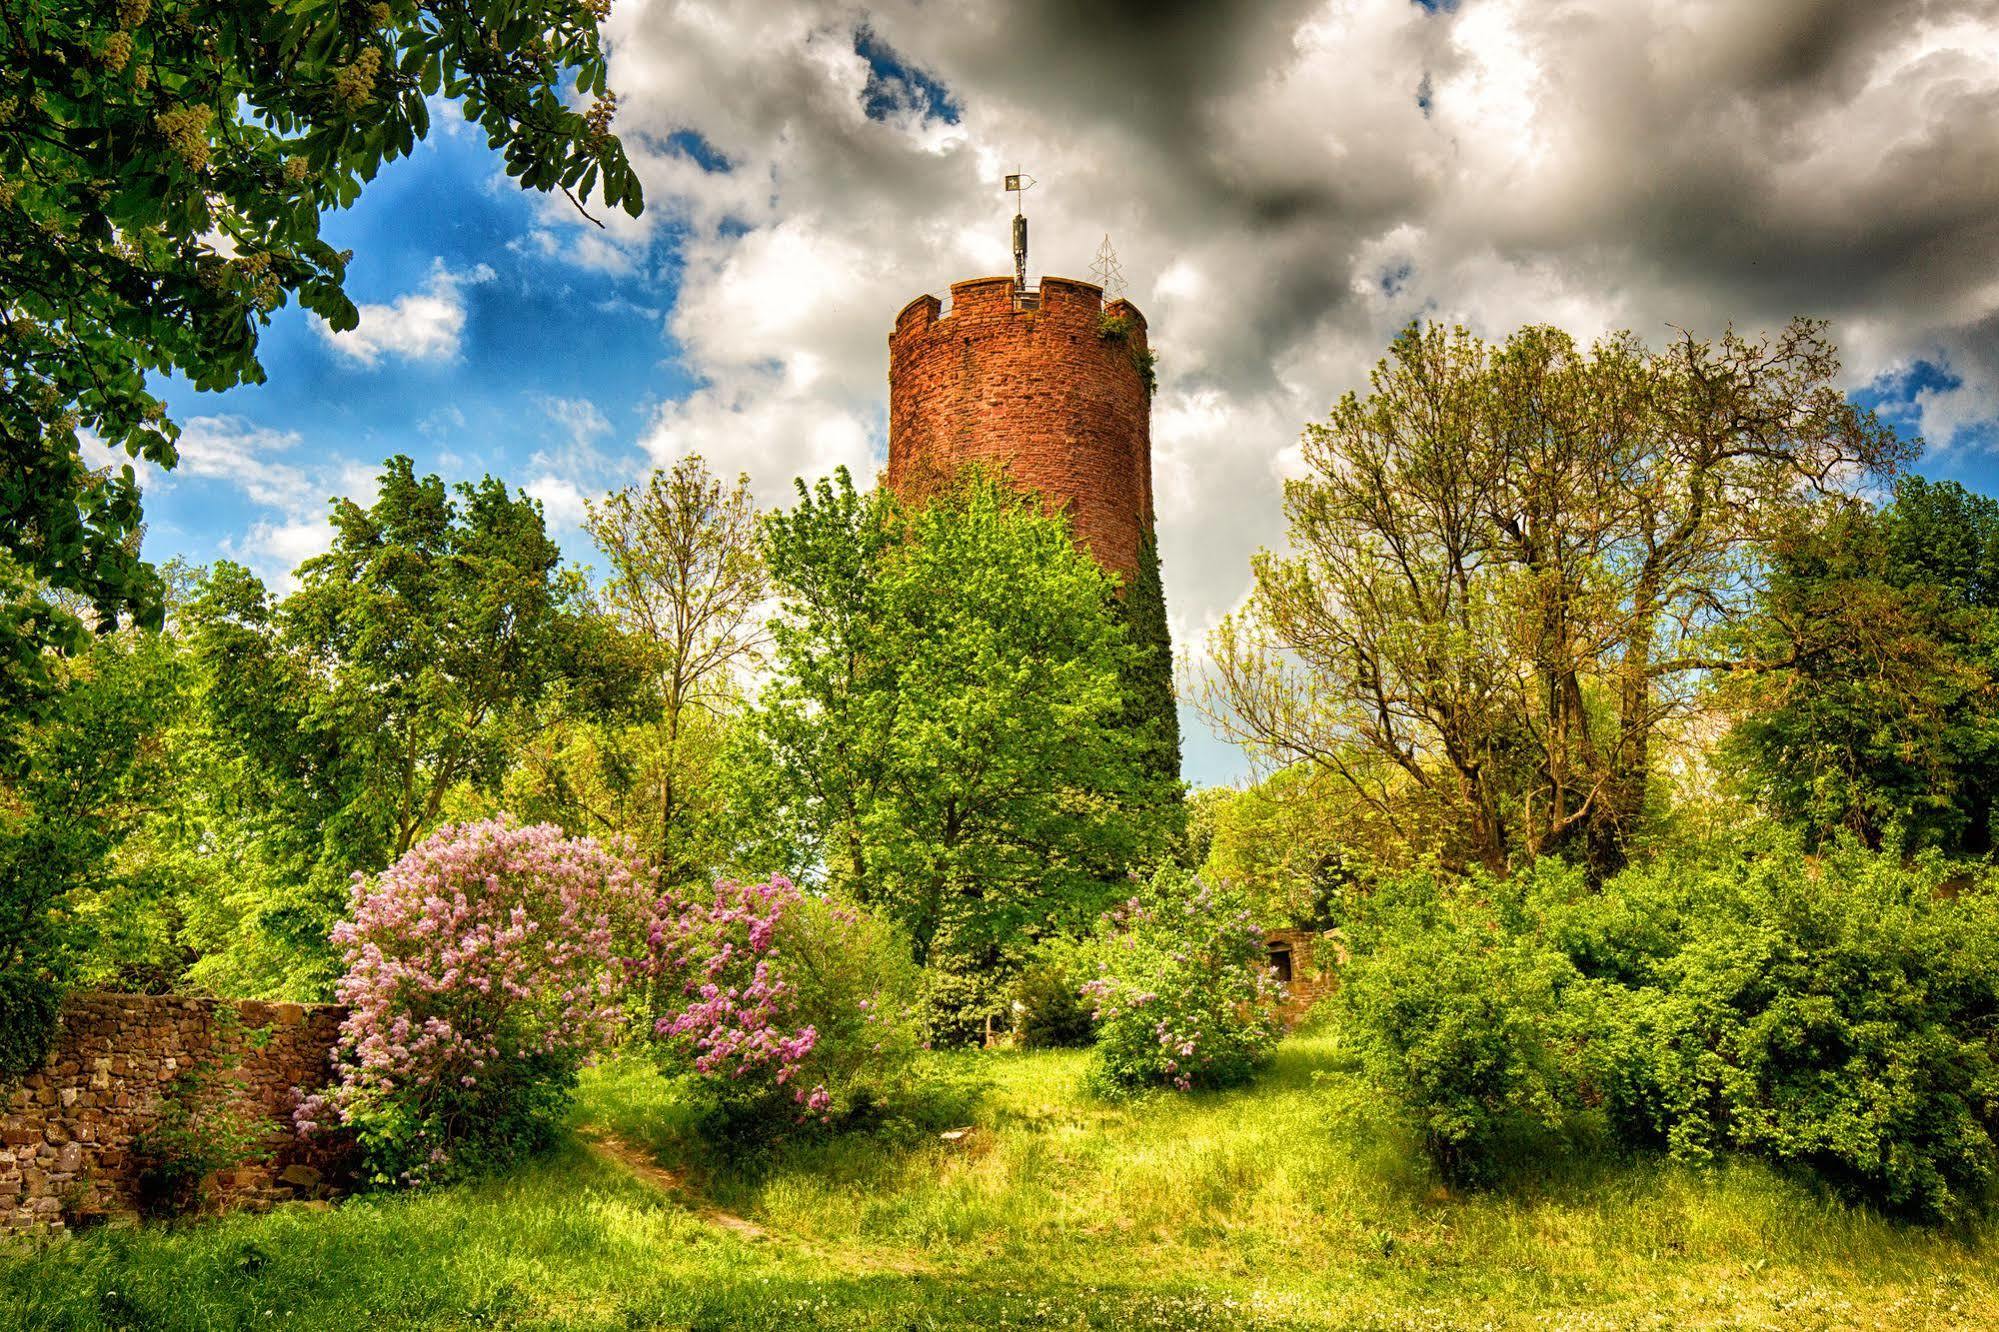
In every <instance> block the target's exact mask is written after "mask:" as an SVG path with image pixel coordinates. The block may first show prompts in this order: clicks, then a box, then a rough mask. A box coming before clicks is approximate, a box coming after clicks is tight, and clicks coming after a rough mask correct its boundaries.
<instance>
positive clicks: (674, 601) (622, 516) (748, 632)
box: [588, 456, 768, 882]
mask: <svg viewBox="0 0 1999 1332" xmlns="http://www.w3.org/2000/svg"><path fill="white" fill-rule="evenodd" d="M588 525H589V529H590V535H591V536H592V537H593V538H595V540H596V542H597V548H598V549H599V550H600V551H602V552H603V553H604V557H605V559H606V561H607V562H608V564H609V568H608V570H607V577H606V579H605V583H604V587H603V590H602V593H601V597H602V601H603V605H604V609H605V610H606V612H607V613H608V614H609V615H610V617H611V618H612V619H613V620H614V621H615V622H616V623H617V624H618V625H619V626H620V627H622V628H623V629H624V630H625V631H626V633H627V634H629V635H630V641H631V643H632V644H633V648H634V652H635V655H636V656H637V659H638V661H639V662H640V663H641V665H642V667H643V669H644V671H645V673H646V676H647V680H648V683H649V685H650V699H649V706H648V708H647V712H648V713H649V714H651V715H649V716H648V717H647V718H646V719H645V725H644V726H643V727H642V729H641V734H640V735H638V736H636V737H634V736H630V735H627V736H625V737H623V738H622V740H621V739H619V738H613V737H600V738H599V741H598V744H599V746H600V749H599V752H598V755H597V757H598V758H599V759H602V760H606V761H604V762H600V763H599V764H598V765H597V766H598V767H599V769H600V770H609V769H613V768H616V769H620V770H621V771H622V772H623V773H624V774H625V775H626V776H627V777H628V779H629V780H630V781H631V782H632V783H633V784H635V785H643V786H644V787H645V788H646V792H647V794H648V795H649V796H650V804H651V818H650V819H649V820H648V821H647V825H648V826H644V827H640V828H635V829H629V831H633V832H636V833H637V834H638V841H639V844H640V845H641V846H642V847H645V848H647V849H648V850H650V851H652V852H653V853H654V854H655V855H656V856H657V858H658V860H659V863H660V869H661V874H662V877H663V878H664V879H665V880H666V881H667V882H678V881H679V880H680V879H682V878H684V877H686V876H687V875H689V874H695V873H701V872H704V871H705V870H707V869H708V868H710V866H708V865H707V864H706V863H705V858H704V857H703V856H702V855H699V854H696V853H695V852H694V850H693V848H692V847H691V846H690V845H689V842H690V840H691V837H692V826H691V825H692V824H693V823H694V822H695V821H696V816H697V814H698V812H699V811H700V809H701V808H702V806H703V803H704V802H707V801H708V797H709V794H710V782H709V773H708V772H707V771H706V770H707V769H708V767H709V765H710V760H711V759H712V758H713V755H714V751H715V748H716V745H717V742H718V739H719V737H720V735H721V727H720V726H719V724H718V723H719V720H720V718H721V717H722V715H723V714H724V713H725V712H726V711H727V710H728V708H729V707H730V705H731V704H732V703H733V702H734V701H735V700H736V699H737V697H738V695H739V689H740V686H741V683H742V678H743V672H745V671H747V670H751V669H754V668H755V667H756V665H757V664H758V662H759V660H760V658H761V654H762V651H763V647H764V644H765V642H766V641H767V638H768V634H767V632H766V630H765V626H764V624H763V619H762V610H763V602H764V600H765V597H766V595H767V591H768V582H767V579H766V577H765V573H764V567H763V556H762V552H761V551H760V549H759V546H758V526H757V510H756V504H755V502H754V501H753V500H752V499H751V497H750V481H749V477H748V476H738V477H737V479H736V482H735V484H734V485H733V486H724V484H723V483H722V481H721V479H720V478H718V477H716V476H715V475H713V474H712V473H711V472H710V471H709V470H708V467H707V464H706V463H704V462H703V461H702V460H701V458H700V457H699V456H690V457H686V458H682V459H681V460H680V461H679V462H677V463H675V464H674V466H673V468H672V470H671V471H664V472H662V471H655V472H654V473H653V474H652V476H651V478H650V479H649V480H648V481H647V482H646V484H645V485H643V486H632V487H630V488H628V489H625V490H621V491H617V492H615V493H613V494H611V495H609V496H606V497H605V498H604V499H603V500H601V501H599V502H597V503H593V504H592V505H591V506H590V511H589V521H588ZM634 740H637V741H638V742H639V743H640V744H641V745H642V746H643V755H642V757H640V758H638V760H637V761H632V756H631V753H630V750H631V747H632V745H631V742H632V741H634ZM619 744H624V745H625V746H626V748H625V750H624V753H625V755H626V757H625V759H624V760H623V761H622V762H620V761H619V760H617V759H614V758H611V756H609V755H607V754H605V753H604V752H603V751H602V749H601V746H604V745H619ZM611 780H612V783H613V784H614V785H615V784H616V780H617V779H616V778H615V777H613V778H612V779H611ZM606 822H607V823H609V822H611V820H608V819H607V820H606Z"/></svg>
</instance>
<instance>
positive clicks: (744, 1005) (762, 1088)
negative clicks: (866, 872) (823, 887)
mask: <svg viewBox="0 0 1999 1332" xmlns="http://www.w3.org/2000/svg"><path fill="white" fill-rule="evenodd" d="M662 938H663V946H662V948H661V951H660V958H661V961H662V963H663V964H664V967H665V970H666V974H668V975H669V976H672V977H677V978H679V979H678V980H677V983H675V984H672V985H670V986H668V987H667V991H668V993H669V994H670V995H672V996H673V998H672V999H671V1000H670V1002H669V1004H668V1007H667V1009H666V1011H665V1012H664V1014H663V1015H662V1016H661V1018H660V1020H659V1023H658V1033H659V1035H660V1036H661V1038H662V1043H661V1046H660V1053H661V1057H662V1062H663V1067H664V1068H665V1069H666V1071H668V1072H669V1073H673V1074H681V1075H685V1076H686V1078H687V1083H688V1087H689V1089H690V1091H691V1092H692V1093H693V1094H694V1095H695V1097H696V1098H697V1100H698V1102H699V1108H698V1111H697V1119H698V1122H699V1127H700V1130H701V1132H702V1134H703V1136H704V1137H706V1138H708V1139H709V1140H710V1141H711V1142H713V1143H715V1144H716V1145H718V1146H721V1147H723V1148H725V1149H727V1150H731V1151H741V1150H746V1149H750V1148H754V1147H757V1146H759V1145H761V1144H763V1143H765V1142H768V1141H770V1140H772V1139H775V1138H778V1137H782V1136H785V1135H787V1134H790V1133H794V1132H797V1131H800V1130H806V1129H821V1130H828V1129H830V1130H843V1131H845V1130H866V1131H883V1130H887V1131H896V1130H899V1129H903V1128H907V1127H910V1126H916V1125H920V1126H929V1125H930V1124H932V1123H933V1122H934V1121H936V1120H938V1119H940V1118H942V1117H945V1116H948V1115H953V1114H958V1113H962V1109H963V1104H962V1103H963V1096H962V1094H961V1090H960V1089H956V1088H951V1087H946V1086H943V1085H942V1084H940V1083H939V1082H937V1080H936V1079H935V1078H934V1077H933V1076H932V1073H933V1071H934V1070H933V1067H932V1065H931V1064H930V1063H929V1062H928V1061H926V1060H925V1059H924V1058H923V1057H922V1055H923V1051H922V1044H923V1042H922V1033H921V1028H920V1023H919V1017H918V1012H917V997H918V993H919V977H918V973H917V968H916V966H915V964H914V963H913V962H912V961H911V960H910V951H909V944H908V941H907V939H906V938H905V937H904V936H903V935H902V934H901V932H900V931H898V930H897V929H896V928H895V926H894V925H892V924H891V923H889V922H888V921H886V920H884V919H882V918H881V917H880V916H877V915H875V914H873V913H871V912H868V911H866V910H864V909H862V908H859V907H856V906H853V905H851V904H849V903H845V902H841V901H838V900H834V899H829V898H824V897H818V896H814V895H812V894H808V893H804V892H801V891H799V890H798V889H797V888H795V887H794V886H793V885H792V884H790V883H789V882H788V881H786V880H782V879H774V880H772V881H771V882H770V883H768V884H751V885H742V884H735V883H727V882H725V883H721V884H718V885H716V888H715V893H714V900H713V902H712V903H710V902H706V901H701V902H690V903H688V904H685V905H684V906H683V907H682V908H681V909H680V910H679V911H678V912H677V913H675V914H673V915H672V916H671V917H670V919H669V921H668V922H667V925H666V927H665V928H664V930H663V935H662Z"/></svg>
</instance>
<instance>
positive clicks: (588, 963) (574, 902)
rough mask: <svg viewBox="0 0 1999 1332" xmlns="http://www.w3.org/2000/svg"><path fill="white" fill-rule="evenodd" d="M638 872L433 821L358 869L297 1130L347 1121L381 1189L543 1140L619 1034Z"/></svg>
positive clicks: (642, 916) (613, 853)
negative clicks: (334, 1018) (384, 860)
mask: <svg viewBox="0 0 1999 1332" xmlns="http://www.w3.org/2000/svg"><path fill="white" fill-rule="evenodd" d="M651 877H652V876H651V874H650V872H649V871H648V870H647V868H646V867H645V865H644V864H643V863H642V862H640V861H638V860H636V859H635V858H633V857H632V856H631V855H630V854H629V852H628V851H627V850H626V849H624V848H622V847H606V846H604V845H602V844H600V843H599V842H597V841H596V840H594V839H592V838H587V837H584V838H570V837H566V836H564V834H563V832H562V830H561V829H560V828H557V827H554V826H553V825H549V824H541V825H536V826H533V827H521V826H519V825H517V824H515V823H513V822H511V821H509V820H507V819H505V818H500V819H493V820H488V821H486V822H481V823H468V824H459V825H453V826H449V827H445V828H441V829H439V830H438V831H437V832H436V833H434V834H432V835H431V836H430V837H429V838H428V839H427V840H425V841H424V842H422V843H421V844H419V845H417V846H415V847H413V848H411V850H410V851H409V853H408V854H407V855H405V856H404V857H403V858H402V859H401V860H399V861H397V862H396V863H395V864H394V865H393V866H391V867H390V868H389V869H387V870H386V871H384V872H383V873H381V874H380V875H377V876H376V877H374V878H373V879H369V878H367V877H365V876H362V875H356V876H355V881H354V887H353V898H352V907H351V912H350V915H349V918H348V919H347V920H345V921H343V922H342V923H341V924H339V925H337V926H335V927H334V931H333V940H334V942H335V943H336V944H338V945H339V946H340V947H341V948H342V949H343V950H344V953H345V958H346V963H347V973H346V975H345V976H343V977H342V978H341V980H340V982H339V984H338V986H337V989H336V994H337V997H338V998H339V1000H340V1002H342V1003H344V1004H347V1005H349V1006H350V1007H351V1008H352V1012H351V1013H350V1014H349V1015H348V1017H347V1019H346V1021H345V1023H344V1024H343V1025H342V1027H341V1034H340V1043H339V1045H338V1046H337V1047H336V1049H335V1053H334V1071H335V1073H336V1075H337V1082H336V1083H335V1084H334V1086H333V1087H332V1088H331V1089H330V1090H329V1091H327V1092H325V1093H323V1094H320V1095H314V1096H309V1097H306V1098H304V1099H303V1100H302V1101H301V1103H300V1105H299V1107H298V1110H297V1112H296V1115H295V1122H296V1125H297V1128H298V1130H299V1131H300V1132H301V1133H306V1134H310V1133H313V1132H315V1131H318V1130H319V1129H321V1128H323V1127H331V1126H334V1125H344V1126H346V1127H348V1128H351V1129H352V1130H354V1131H355V1133H356V1135H357V1137H358V1138H359V1140H360V1142H361V1146H362V1148H363V1151H364V1153H365V1155H366V1157H367V1159H368V1162H369V1167H370V1170H371V1173H372V1174H373V1176H374V1178H375V1179H376V1181H377V1182H379V1183H396V1184H413V1183H420V1182H424V1181H426V1180H432V1179H436V1178H439V1177H441V1176H443V1175H447V1174H451V1173H458V1172H462V1171H463V1170H466V1169H468V1168H477V1167H479V1166H481V1165H484V1164H489V1163H490V1164H497V1163H498V1162H500V1161H503V1160H505V1159H507V1158H509V1157H512V1156H514V1155H517V1154H519V1153H520V1152H521V1151H524V1150H528V1149H531V1148H532V1147H534V1146H536V1145H538V1144H539V1143H540V1142H542V1141H544V1140H545V1139H546V1138H547V1137H548V1136H549V1134H550V1131H551V1127H552V1124H553V1122H554V1118H555V1116H556V1115H558V1114H559V1112H560V1109H561V1107H562V1105H563V1103H564V1102H565V1101H566V1098H567V1094H568V1090H569V1088H570V1087H571V1086H572V1085H573V1083H574V1080H575V1074H576V1070H577V1069H578V1068H579V1067H580V1066H581V1064H582V1063H583V1062H584V1061H585V1060H586V1059H587V1058H588V1057H589V1056H590V1055H591V1054H592V1053H594V1052H595V1051H598V1050H600V1049H602V1048H604V1047H605V1046H607V1045H608V1044H610V1043H611V1042H612V1041H614V1040H615V1039H616V1038H617V1037H618V1035H619V1032H620V1029H621V1020H622V1017H623V1008H622V999H623V996H624V994H625V992H626V982H627V978H628V976H629V974H630V972H631V970H632V969H633V968H634V967H636V966H638V965H639V964H640V963H641V962H642V960H643V957H644V947H645V927H646V922H647V919H648V917H649V914H650V909H651V905H652V902H653V897H654V895H653V889H652V882H651Z"/></svg>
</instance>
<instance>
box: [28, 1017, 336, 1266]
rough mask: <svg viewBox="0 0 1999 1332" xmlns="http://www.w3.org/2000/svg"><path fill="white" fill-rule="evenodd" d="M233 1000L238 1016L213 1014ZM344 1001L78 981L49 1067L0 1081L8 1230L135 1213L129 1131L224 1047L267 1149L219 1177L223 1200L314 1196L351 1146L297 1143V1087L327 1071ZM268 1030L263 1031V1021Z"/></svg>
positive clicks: (228, 1075) (221, 1074)
mask: <svg viewBox="0 0 1999 1332" xmlns="http://www.w3.org/2000/svg"><path fill="white" fill-rule="evenodd" d="M224 1008H234V1009H235V1010H236V1014H237V1016H238V1017H240V1019H241V1021H240V1023H231V1022H228V1021H227V1020H226V1019H225V1020H223V1021H218V1020H217V1017H216V1014H217V1011H218V1010H219V1009H224ZM345 1016H346V1010H345V1009H343V1008H339V1007H336V1006H333V1005H323V1004H316V1005H302V1004H266V1003H254V1002H240V1003H239V1002H232V1001H229V1000H215V999H193V998H188V997H185V996H179V995H137V994H100V993H76V994H71V995H70V996H69V997H68V998H67V999H66V1000H65V1001H64V1004H63V1017H62V1030H61V1034H60V1035H59V1036H58V1037H57V1040H56V1045H55V1048H54V1050H52V1051H51V1052H50V1054H49V1058H48V1061H47V1062H46V1063H45V1064H44V1065H43V1066H42V1068H41V1070H40V1071H38V1072H35V1073H30V1074H28V1075H27V1076H26V1077H24V1078H23V1079H22V1080H21V1081H20V1082H19V1083H17V1084H15V1085H14V1086H12V1087H6V1086H4V1085H0V1106H4V1114H0V1233H7V1232H14V1233H22V1232H48V1231H56V1230H64V1229H68V1228H70V1227H72V1226H78V1225H86V1224H90V1223H92V1222H95V1221H101V1220H105V1219H107V1218H112V1217H118V1216H129V1215H130V1214H132V1213H133V1212H135V1211H136V1209H137V1207H138V1175H139V1169H140V1165H141V1163H140V1162H139V1161H138V1160H137V1158H136V1156H135V1154H134V1152H133V1151H132V1139H133V1137H134V1136H135V1135H136V1134H138V1133H141V1132H143V1131H144V1130H145V1129H146V1128H147V1127H148V1126H150V1125H151V1124H152V1123H153V1122H154V1119H155V1117H156V1116H157V1114H158V1110H159V1105H160V1100H161V1097H162V1096H163V1095H164V1094H165V1093H166V1092H167V1091H168V1090H169V1088H170V1086H171V1084H172V1083H173V1081H174V1079H175V1077H176V1076H177V1075H179V1074H181V1073H184V1072H186V1071H187V1070H188V1069H190V1068H191V1067H194V1066H196V1065H198V1064H201V1063H202V1062H203V1061H207V1060H210V1059H212V1058H213V1057H214V1056H215V1055H216V1054H217V1053H218V1052H220V1051H232V1050H233V1051H234V1052H235V1053H236V1054H237V1055H238V1056H239V1057H238V1058H236V1059H235V1060H234V1061H233V1066H231V1061H230V1060H228V1059H224V1060H223V1061H221V1062H220V1063H219V1064H218V1065H217V1072H216V1074H215V1076H216V1078H217V1079H218V1083H220V1084H227V1085H228V1086H229V1087H230V1090H229V1092H228V1095H229V1097H230V1099H231V1100H232V1101H234V1102H235V1103H236V1104H238V1105H241V1106H242V1107H244V1108H245V1109H246V1110H248V1111H249V1112H251V1113H252V1114H254V1115H255V1116H257V1117H258V1118H259V1119H261V1120H263V1121H264V1122H265V1123H266V1124H267V1125H268V1127H269V1132H268V1134H267V1135H266V1137H265V1140H264V1143H265V1146H267V1147H268V1148H269V1149H270V1152H271V1156H270V1157H269V1159H268V1160H265V1161H262V1162H257V1163H252V1164H247V1165H243V1166H240V1167H237V1168H236V1169H234V1170H227V1171H223V1172H221V1174H220V1175H219V1176H218V1178H216V1179H215V1180H214V1181H213V1184H212V1189H211V1193H212V1196H213V1198H214V1200H215V1203H216V1205H217V1206H220V1207H242V1206H250V1207H258V1206H269V1205H270V1204H272V1203H275V1202H280V1201H285V1200H289V1199H294V1198H317V1197H322V1196H324V1195H325V1194H326V1193H327V1192H329V1191H330V1190H331V1188H332V1186H333V1185H334V1184H336V1183H337V1182H338V1181H339V1180H340V1179H341V1178H342V1176H343V1167H344V1165H345V1156H346V1148H345V1145H344V1144H341V1143H339V1142H337V1141H332V1140H322V1141H321V1142H319V1143H317V1144H311V1145H308V1144H304V1143H301V1142H300V1141H299V1140H298V1139H297V1137H296V1136H294V1135H293V1133H292V1132H291V1126H290V1116H291V1110H292V1106H293V1105H294V1104H295V1103H296V1090H295V1089H298V1088H306V1089H308V1090H310V1089H317V1088H318V1087H321V1086H323V1085H325V1083H326V1082H328V1081H329V1080H330V1077H331V1072H330V1067H329V1062H330V1061H329V1055H330V1053H331V1051H332V1048H333V1044H334V1041H335V1040H336V1038H337V1037H338V1034H339V1027H340V1023H341V1020H342V1019H343V1018H344V1017H345ZM260 1033H261V1034H260Z"/></svg>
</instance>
